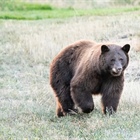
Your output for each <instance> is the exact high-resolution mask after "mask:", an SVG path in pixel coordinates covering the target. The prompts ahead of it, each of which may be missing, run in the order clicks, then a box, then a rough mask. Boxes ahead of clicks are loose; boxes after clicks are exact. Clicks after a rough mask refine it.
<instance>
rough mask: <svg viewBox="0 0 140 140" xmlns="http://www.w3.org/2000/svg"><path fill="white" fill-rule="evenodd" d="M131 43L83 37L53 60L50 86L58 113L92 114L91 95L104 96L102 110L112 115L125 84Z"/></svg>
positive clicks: (63, 114)
mask: <svg viewBox="0 0 140 140" xmlns="http://www.w3.org/2000/svg"><path fill="white" fill-rule="evenodd" d="M129 49H130V45H129V44H126V45H124V46H123V47H121V46H119V45H116V44H111V43H95V42H92V41H88V40H81V41H78V42H76V43H73V44H71V45H69V46H68V47H66V48H64V49H63V50H62V51H61V52H60V53H59V54H58V55H57V56H56V57H55V59H54V60H53V62H52V64H51V68H50V85H51V87H52V89H53V90H54V93H55V95H56V102H57V116H58V117H60V116H65V115H66V114H71V113H73V112H80V111H82V112H83V113H90V112H91V111H92V110H93V109H94V102H93V98H92V95H97V94H100V95H101V97H102V98H101V101H102V106H103V113H104V114H106V113H107V112H109V114H112V113H113V112H116V111H117V106H118V103H119V99H120V96H121V93H122V90H123V86H124V70H125V69H126V67H127V65H128V62H129V56H128V52H129Z"/></svg>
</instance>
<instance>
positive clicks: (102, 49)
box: [101, 45, 109, 54]
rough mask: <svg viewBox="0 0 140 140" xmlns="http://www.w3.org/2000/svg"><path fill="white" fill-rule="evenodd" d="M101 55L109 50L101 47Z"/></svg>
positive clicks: (104, 46)
mask: <svg viewBox="0 0 140 140" xmlns="http://www.w3.org/2000/svg"><path fill="white" fill-rule="evenodd" d="M101 51H102V54H103V53H105V52H108V51H109V48H108V47H107V46H106V45H102V46H101Z"/></svg>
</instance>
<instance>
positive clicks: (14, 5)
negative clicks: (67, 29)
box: [0, 1, 140, 20]
mask: <svg viewBox="0 0 140 140" xmlns="http://www.w3.org/2000/svg"><path fill="white" fill-rule="evenodd" d="M0 9H1V11H0V19H17V20H38V19H48V18H49V19H50V18H51V19H52V18H69V17H75V16H105V15H114V14H121V13H125V12H133V11H139V10H140V7H132V6H131V7H126V6H125V7H107V8H93V9H74V8H56V7H52V6H50V5H48V4H31V3H23V2H19V1H14V2H12V1H11V2H10V1H5V2H4V1H3V2H1V5H0Z"/></svg>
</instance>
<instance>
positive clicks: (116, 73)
mask: <svg viewBox="0 0 140 140" xmlns="http://www.w3.org/2000/svg"><path fill="white" fill-rule="evenodd" d="M111 74H112V75H113V76H120V75H121V72H114V71H112V72H111Z"/></svg>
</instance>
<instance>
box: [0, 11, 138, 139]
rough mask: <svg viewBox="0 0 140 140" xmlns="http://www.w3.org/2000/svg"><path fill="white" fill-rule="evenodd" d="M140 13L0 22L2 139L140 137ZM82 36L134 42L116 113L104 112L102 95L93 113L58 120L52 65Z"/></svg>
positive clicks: (102, 39)
mask: <svg viewBox="0 0 140 140" xmlns="http://www.w3.org/2000/svg"><path fill="white" fill-rule="evenodd" d="M139 16H140V13H139V11H133V12H132V11H131V12H130V11H129V12H124V13H122V14H119V13H118V14H115V15H104V16H87V17H86V16H82V17H77V16H74V17H71V18H67V19H61V18H58V19H47V20H45V19H44V20H33V21H29V20H24V21H23V20H0V95H1V96H0V140H139V139H140V86H139V84H140V52H136V51H135V47H137V45H139V42H137V41H136V40H135V38H139V37H140V24H139V23H140V17H139ZM79 39H89V40H95V41H98V42H101V41H111V42H117V43H119V44H125V43H130V44H131V46H132V48H131V51H130V64H129V67H128V68H127V70H126V72H125V87H124V91H123V94H122V98H121V101H120V104H119V108H118V112H117V113H116V114H114V115H113V116H104V115H103V114H102V112H101V106H100V97H93V98H94V99H95V106H96V108H95V110H94V111H93V112H92V113H90V114H88V115H87V114H83V115H75V116H66V117H63V118H57V117H56V114H55V98H54V95H53V91H52V90H51V88H50V85H49V65H50V62H51V61H52V59H53V58H54V56H55V55H56V54H57V53H58V52H59V51H60V50H61V49H62V48H63V47H65V46H67V45H68V44H70V43H73V42H75V41H76V40H79Z"/></svg>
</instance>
